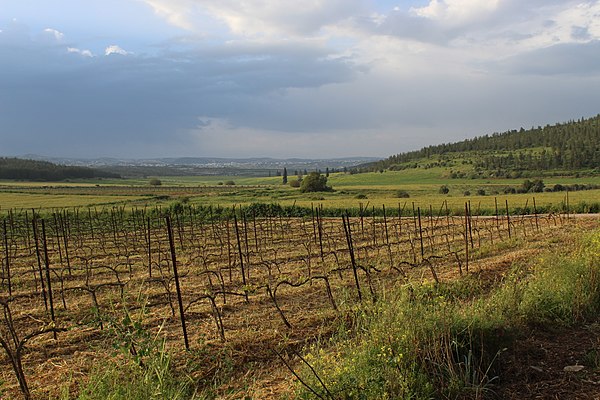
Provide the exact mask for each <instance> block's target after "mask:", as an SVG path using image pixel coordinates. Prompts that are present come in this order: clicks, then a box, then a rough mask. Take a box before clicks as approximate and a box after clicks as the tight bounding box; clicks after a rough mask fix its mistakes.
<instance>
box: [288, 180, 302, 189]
mask: <svg viewBox="0 0 600 400" xmlns="http://www.w3.org/2000/svg"><path fill="white" fill-rule="evenodd" d="M289 184H290V187H293V188H299V187H300V185H301V184H302V181H301V180H300V179H294V180H291V181H289Z"/></svg>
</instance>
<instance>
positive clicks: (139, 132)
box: [0, 29, 354, 156]
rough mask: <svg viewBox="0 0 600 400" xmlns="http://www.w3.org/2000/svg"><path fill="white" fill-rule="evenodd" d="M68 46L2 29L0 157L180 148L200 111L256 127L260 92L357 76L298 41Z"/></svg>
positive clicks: (269, 94) (273, 93)
mask: <svg viewBox="0 0 600 400" xmlns="http://www.w3.org/2000/svg"><path fill="white" fill-rule="evenodd" d="M71 46H73V48H74V45H73V44H71ZM67 47H69V43H62V42H53V43H50V44H48V43H45V42H42V41H35V40H31V39H30V38H29V37H28V36H27V35H26V34H25V32H24V31H23V32H16V33H15V32H11V30H10V29H4V30H3V31H2V32H1V33H0V60H2V68H1V69H0V124H1V128H0V129H1V131H0V135H1V137H2V142H3V145H2V147H3V148H2V153H4V154H18V153H26V152H44V153H48V152H53V153H56V154H58V153H60V154H72V153H73V152H77V153H79V154H78V155H82V156H87V155H95V154H102V153H109V152H110V153H114V152H115V150H114V149H115V148H116V149H120V150H119V151H120V152H121V153H123V154H126V153H127V152H131V155H135V154H136V153H137V154H141V153H143V151H144V150H148V147H155V148H160V147H161V146H163V149H164V148H169V146H171V147H173V148H177V145H176V144H175V145H174V144H173V142H174V141H185V140H187V139H186V137H185V135H184V134H183V132H184V131H185V130H186V129H191V128H195V127H197V126H198V124H199V121H198V116H210V117H214V118H225V119H228V120H230V121H232V123H233V124H237V123H239V124H244V123H245V120H246V119H248V120H249V122H250V125H252V123H253V122H255V123H258V121H259V120H260V119H262V120H268V117H269V115H264V114H263V115H254V114H255V113H268V112H270V111H269V109H268V108H264V107H256V104H257V102H258V103H260V101H259V100H258V99H259V98H261V97H265V98H267V99H269V100H268V101H267V103H269V102H272V103H273V104H276V103H277V101H278V100H277V99H278V97H280V96H281V94H282V93H285V91H286V90H288V89H289V88H311V87H319V86H322V85H326V84H329V83H332V82H342V81H346V80H349V79H351V77H352V76H353V73H354V72H353V66H352V64H351V63H350V62H348V60H344V59H332V58H329V57H328V56H329V53H328V51H327V49H325V48H322V47H315V46H306V45H303V44H302V43H296V44H292V45H290V44H286V45H277V44H271V45H263V44H259V43H255V44H252V43H250V44H248V43H246V44H241V43H240V44H230V45H227V46H220V47H218V48H209V47H204V48H203V47H198V48H196V49H188V50H187V51H185V52H184V51H179V52H169V53H167V54H165V55H162V56H161V57H158V56H157V57H145V56H137V55H135V54H129V55H119V54H111V55H109V56H104V55H98V56H95V57H85V56H82V55H81V54H78V53H76V52H74V51H72V52H71V53H69V52H68V51H67ZM296 122H297V123H299V124H301V123H302V120H297V121H296ZM281 124H282V125H284V124H285V121H281ZM299 128H301V127H299ZM58 143H60V145H57V144H58ZM179 145H180V146H185V143H180V144H179ZM83 153H85V154H83Z"/></svg>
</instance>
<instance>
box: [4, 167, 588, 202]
mask: <svg viewBox="0 0 600 400" xmlns="http://www.w3.org/2000/svg"><path fill="white" fill-rule="evenodd" d="M294 179H296V177H292V176H291V177H290V178H289V180H290V181H291V180H294ZM160 180H161V181H162V185H161V186H151V185H149V179H123V180H85V181H71V182H55V183H25V182H8V181H4V182H0V207H1V208H2V210H7V209H9V208H15V209H19V208H60V207H80V206H103V205H125V206H130V207H141V206H154V205H157V204H161V205H168V204H170V203H173V202H177V201H181V200H184V201H186V202H190V203H192V204H197V205H213V206H216V205H220V206H232V205H247V204H251V203H279V204H281V205H284V206H291V205H297V206H306V207H310V206H311V205H316V204H319V205H323V207H325V208H342V209H343V208H358V207H361V206H362V207H372V206H375V207H378V208H380V207H381V206H382V205H385V206H386V207H387V208H397V207H398V206H400V207H402V206H403V205H404V203H405V202H406V203H407V204H408V205H409V206H410V207H412V203H413V202H414V203H415V206H416V207H421V208H423V209H428V208H429V206H430V205H431V206H432V207H433V208H437V209H439V208H440V207H441V206H442V204H443V203H444V202H447V205H448V207H449V208H450V209H452V210H454V212H458V211H459V210H462V209H464V203H465V202H466V201H470V202H471V204H472V208H473V209H476V208H481V209H487V210H488V211H489V210H491V209H494V208H495V203H496V201H497V202H498V203H499V205H500V207H504V205H505V201H508V203H509V206H510V208H511V209H513V208H522V207H524V206H525V205H526V204H527V205H529V206H531V205H532V203H533V197H534V196H535V199H536V204H537V205H538V206H539V207H541V208H543V207H560V205H561V204H563V203H564V202H566V192H544V193H535V194H532V193H525V194H504V191H505V189H506V188H518V187H520V186H521V185H522V184H523V181H524V179H492V178H490V179H465V178H462V179H450V178H448V170H447V169H444V168H439V167H438V168H429V169H425V168H419V169H410V170H403V171H385V172H384V173H378V172H372V173H363V174H344V173H336V174H332V175H331V176H330V177H329V180H328V184H329V185H330V186H332V187H333V188H334V191H333V192H328V193H306V194H303V193H300V191H299V189H297V188H292V187H290V186H289V185H282V184H281V177H264V178H255V177H252V178H249V177H232V176H205V177H196V176H189V177H161V178H160ZM229 181H233V182H234V183H235V184H234V185H224V184H223V183H226V182H229ZM544 183H545V185H546V187H547V188H550V187H553V186H554V185H556V184H561V185H574V184H578V185H600V176H584V177H574V176H566V177H548V178H544ZM442 185H445V186H447V187H448V189H449V193H448V194H440V193H439V189H440V187H441V186H442ZM399 191H404V192H405V193H407V194H408V196H409V197H408V198H402V197H400V196H399ZM478 191H484V193H485V195H477V192H478ZM599 201H600V190H585V191H577V192H570V193H569V202H570V204H571V205H577V204H582V203H588V204H591V203H597V202H599ZM582 209H585V207H583V208H582Z"/></svg>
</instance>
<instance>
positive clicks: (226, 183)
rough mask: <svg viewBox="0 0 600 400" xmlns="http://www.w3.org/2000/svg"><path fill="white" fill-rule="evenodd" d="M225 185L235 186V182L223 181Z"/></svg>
mask: <svg viewBox="0 0 600 400" xmlns="http://www.w3.org/2000/svg"><path fill="white" fill-rule="evenodd" d="M225 185H227V186H233V185H235V182H234V181H225Z"/></svg>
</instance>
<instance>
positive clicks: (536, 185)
mask: <svg viewBox="0 0 600 400" xmlns="http://www.w3.org/2000/svg"><path fill="white" fill-rule="evenodd" d="M545 186H546V185H544V182H543V181H542V180H541V179H535V180H533V181H530V180H529V179H526V180H525V182H523V192H524V193H541V192H543V191H544V187H545Z"/></svg>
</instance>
